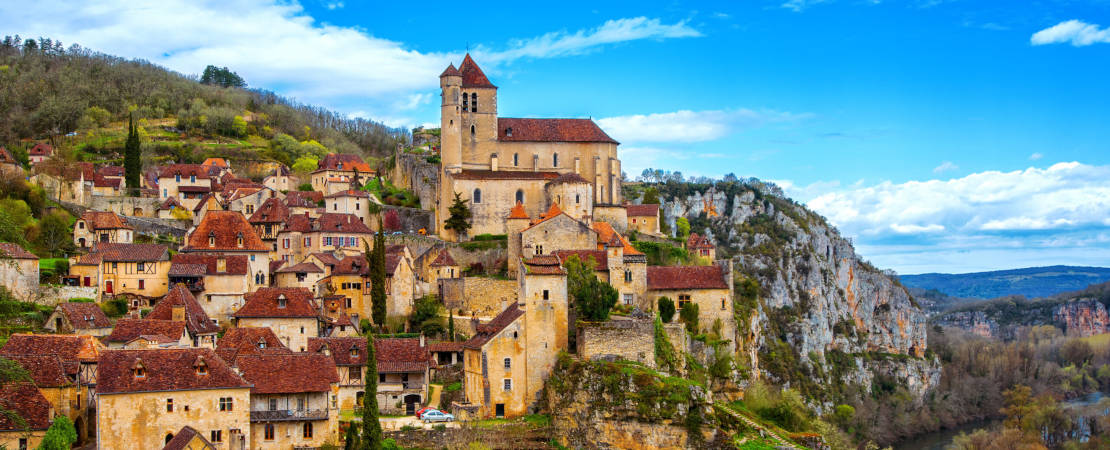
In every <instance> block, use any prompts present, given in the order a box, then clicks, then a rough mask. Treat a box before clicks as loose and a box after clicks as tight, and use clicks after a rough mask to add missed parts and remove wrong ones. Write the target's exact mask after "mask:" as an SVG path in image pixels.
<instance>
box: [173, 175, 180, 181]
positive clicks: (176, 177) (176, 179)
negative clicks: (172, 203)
mask: <svg viewBox="0 0 1110 450" xmlns="http://www.w3.org/2000/svg"><path fill="white" fill-rule="evenodd" d="M173 181H176V182H178V183H180V182H181V174H177V175H174V176H173Z"/></svg>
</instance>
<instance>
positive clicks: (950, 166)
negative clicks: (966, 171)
mask: <svg viewBox="0 0 1110 450" xmlns="http://www.w3.org/2000/svg"><path fill="white" fill-rule="evenodd" d="M959 168H960V166H957V165H956V164H954V163H953V162H952V161H945V162H943V163H940V165H939V166H936V167H934V168H933V173H941V172H948V171H950V170H956V169H959Z"/></svg>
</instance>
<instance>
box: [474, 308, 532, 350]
mask: <svg viewBox="0 0 1110 450" xmlns="http://www.w3.org/2000/svg"><path fill="white" fill-rule="evenodd" d="M523 315H524V311H523V310H522V309H520V308H518V307H517V304H516V303H513V304H511V305H509V307H507V308H505V310H504V311H501V313H500V314H498V315H497V317H494V318H493V320H491V321H490V322H489V323H486V324H479V325H478V329H477V330H475V331H476V333H475V334H474V337H472V338H470V339H468V340H467V341H466V342H464V343H463V348H469V349H481V348H482V346H483V345H486V342H489V340H490V339H493V337H494V336H496V335H497V333H500V332H501V330H504V329H505V327H507V326H509V324H511V323H513V321H515V320H516V319H517V318H519V317H520V316H523Z"/></svg>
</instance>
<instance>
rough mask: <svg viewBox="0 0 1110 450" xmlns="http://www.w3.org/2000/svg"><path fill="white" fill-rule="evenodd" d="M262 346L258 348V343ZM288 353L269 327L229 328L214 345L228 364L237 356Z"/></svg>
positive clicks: (287, 349)
mask: <svg viewBox="0 0 1110 450" xmlns="http://www.w3.org/2000/svg"><path fill="white" fill-rule="evenodd" d="M260 342H261V343H262V346H261V347H260V346H259V343H260ZM283 350H284V351H290V350H289V348H288V347H286V346H285V344H284V343H282V342H281V339H278V337H277V335H276V334H274V330H273V329H271V328H270V327H239V328H229V329H228V330H227V332H225V333H224V335H223V337H221V338H220V340H219V342H218V343H217V344H216V353H217V354H218V355H220V357H221V358H223V359H224V361H227V362H228V363H229V364H234V363H235V358H236V357H238V356H239V355H258V354H262V353H263V352H270V353H272V352H281V351H283Z"/></svg>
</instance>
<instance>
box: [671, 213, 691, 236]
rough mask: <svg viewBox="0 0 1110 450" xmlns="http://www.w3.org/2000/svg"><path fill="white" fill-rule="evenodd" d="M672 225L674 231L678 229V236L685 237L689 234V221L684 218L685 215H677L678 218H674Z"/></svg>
mask: <svg viewBox="0 0 1110 450" xmlns="http://www.w3.org/2000/svg"><path fill="white" fill-rule="evenodd" d="M674 225H675V228H676V229H677V230H676V231H678V237H680V238H682V239H686V238H687V237H689V236H690V221H689V220H686V218H685V217H679V218H678V220H675V222H674Z"/></svg>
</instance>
